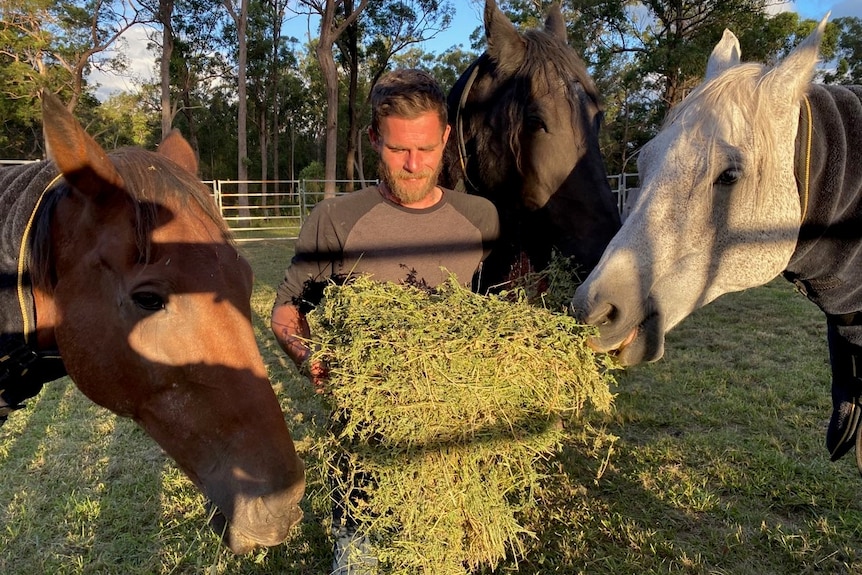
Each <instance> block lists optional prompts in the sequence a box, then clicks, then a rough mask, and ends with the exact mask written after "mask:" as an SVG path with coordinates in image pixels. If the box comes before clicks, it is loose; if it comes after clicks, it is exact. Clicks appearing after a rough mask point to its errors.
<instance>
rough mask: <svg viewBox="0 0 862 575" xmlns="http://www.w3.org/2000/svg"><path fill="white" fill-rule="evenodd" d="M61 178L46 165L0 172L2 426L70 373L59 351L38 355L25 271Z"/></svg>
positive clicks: (0, 402)
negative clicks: (42, 214) (44, 207)
mask: <svg viewBox="0 0 862 575" xmlns="http://www.w3.org/2000/svg"><path fill="white" fill-rule="evenodd" d="M57 173H58V172H57V169H56V168H55V167H54V165H53V164H52V163H48V162H39V163H35V164H28V165H25V166H16V167H12V168H4V169H2V170H0V214H2V216H0V217H2V225H0V425H2V424H3V423H4V422H5V421H6V417H7V416H8V415H9V413H10V412H11V411H13V410H15V409H18V408H20V407H23V405H22V403H21V402H22V401H24V400H25V399H27V398H30V397H33V396H35V395H36V394H37V393H39V391H40V390H41V389H42V384H44V383H45V382H48V381H51V380H54V379H57V378H59V377H62V376H63V375H65V373H66V371H65V369H64V368H63V363H62V361H61V360H60V357H59V354H58V353H57V352H56V351H54V352H44V351H42V352H40V351H37V350H36V309H35V305H34V302H33V293H32V285H31V282H30V272H29V270H28V268H27V259H28V253H29V241H30V238H31V232H32V231H33V230H32V226H33V222H34V221H35V220H36V218H35V215H36V211H37V209H38V207H39V203H40V201H41V199H42V197H43V196H44V195H46V193H47V191H48V188H51V187H52V186H53V184H54V182H55V180H56V178H57Z"/></svg>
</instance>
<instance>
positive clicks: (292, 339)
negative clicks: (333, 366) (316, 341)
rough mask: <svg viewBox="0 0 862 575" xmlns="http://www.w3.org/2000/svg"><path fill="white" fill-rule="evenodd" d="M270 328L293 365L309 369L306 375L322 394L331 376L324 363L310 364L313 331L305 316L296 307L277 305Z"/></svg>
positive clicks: (273, 309)
mask: <svg viewBox="0 0 862 575" xmlns="http://www.w3.org/2000/svg"><path fill="white" fill-rule="evenodd" d="M270 328H271V329H272V333H273V334H274V335H275V339H276V340H277V341H278V344H279V345H280V346H281V349H283V350H284V352H285V353H286V354H287V356H288V357H289V358H290V359H291V360H293V363H294V364H295V365H296V366H297V367H298V368H303V367H304V366H306V367H307V368H308V373H307V374H306V375H307V376H308V378H309V379H310V380H311V383H312V384H314V388H315V391H316V392H317V393H322V392H323V391H324V384H325V382H326V379H327V376H328V375H329V374H328V370H327V369H326V366H325V365H323V364H322V363H320V362H313V363H309V358H310V357H311V348H310V347H309V345H308V340H309V338H310V337H311V331H310V330H309V328H308V321H307V320H306V319H305V314H303V313H302V312H301V311H299V308H298V307H296V306H295V305H291V304H283V305H276V306H275V307H273V308H272V316H271V317H270Z"/></svg>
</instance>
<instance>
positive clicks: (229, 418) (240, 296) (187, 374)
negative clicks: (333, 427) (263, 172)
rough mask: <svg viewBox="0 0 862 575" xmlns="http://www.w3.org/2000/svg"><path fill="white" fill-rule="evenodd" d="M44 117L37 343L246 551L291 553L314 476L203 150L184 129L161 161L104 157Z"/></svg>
mask: <svg viewBox="0 0 862 575" xmlns="http://www.w3.org/2000/svg"><path fill="white" fill-rule="evenodd" d="M43 116H44V125H45V128H44V130H45V140H46V144H47V147H48V150H49V154H50V157H51V159H52V160H53V161H54V163H55V164H56V167H57V168H58V169H59V172H60V174H61V176H62V178H61V179H60V181H59V183H58V184H56V186H55V187H54V188H53V189H52V190H51V191H50V192H49V193H48V195H47V196H46V202H45V204H44V206H43V208H42V209H41V214H40V216H39V218H40V219H39V220H38V221H37V222H36V223H37V227H38V228H39V229H40V230H41V231H39V232H37V233H36V236H35V237H34V240H33V249H32V256H31V269H32V275H33V285H34V293H35V300H36V307H37V318H38V319H37V332H38V339H39V343H40V346H43V347H55V348H56V349H59V351H60V354H61V356H62V358H63V362H64V365H65V367H66V370H67V371H68V373H69V375H70V377H71V378H72V380H73V381H74V382H75V384H76V385H77V386H78V387H79V388H80V389H81V391H82V392H83V393H84V394H85V395H86V396H87V397H88V398H90V399H91V400H93V401H94V402H96V403H97V404H99V405H101V406H104V407H106V408H108V409H110V410H111V411H113V412H115V413H117V414H119V415H121V416H126V417H130V418H133V419H134V420H135V421H136V422H137V423H138V424H139V425H140V426H141V427H142V428H143V429H144V430H145V431H146V432H147V433H148V434H149V435H150V436H151V437H153V439H155V440H156V441H157V442H158V443H159V445H160V446H161V447H162V448H163V449H164V450H165V451H166V452H167V453H168V455H170V456H171V457H172V458H173V459H174V460H175V461H176V463H177V464H178V465H179V467H180V468H181V469H182V470H183V471H184V472H185V473H186V474H187V475H188V477H189V478H190V479H191V480H192V481H193V482H194V483H195V484H196V485H197V486H198V487H199V488H200V490H201V491H202V492H203V493H204V494H205V495H206V497H207V498H208V499H209V500H210V501H211V502H212V504H214V505H215V506H216V507H217V508H218V512H217V513H216V514H215V515H214V518H213V525H214V528H216V529H217V530H218V532H219V533H220V534H221V535H222V536H223V538H224V541H225V542H226V544H227V545H228V546H229V547H230V548H231V549H232V550H233V551H235V552H237V553H243V552H247V551H249V550H251V549H253V548H254V547H256V546H259V545H275V544H278V543H280V542H282V541H283V540H284V539H285V538H286V537H287V535H288V532H289V530H290V529H291V528H292V527H293V526H294V525H295V524H296V523H297V522H298V521H299V519H300V518H301V516H302V511H301V510H300V508H299V506H298V504H299V501H300V499H301V497H302V495H303V492H304V468H303V464H302V461H301V460H300V459H299V458H298V457H297V454H296V451H295V449H294V444H293V441H292V438H291V436H290V432H289V431H288V429H287V426H286V424H285V421H284V417H283V415H282V412H281V409H280V406H279V403H278V400H277V398H276V396H275V393H274V392H273V389H272V386H271V384H270V382H269V379H268V377H267V372H266V368H265V366H264V363H263V360H262V358H261V356H260V352H259V350H258V347H257V343H256V341H255V336H254V332H253V329H252V324H251V307H250V297H251V291H252V271H251V268H250V266H249V264H248V262H247V261H246V260H245V259H244V258H243V257H241V256H240V254H239V253H238V252H237V250H236V248H235V246H234V245H233V243H232V242H231V241H230V236H229V233H228V229H227V226H226V225H225V224H224V221H223V220H222V219H221V217H220V216H219V214H218V210H217V209H216V208H215V206H214V203H213V202H212V200H211V198H210V196H209V193H208V191H207V189H206V187H204V186H203V185H202V183H201V182H200V181H199V180H198V179H197V177H196V175H195V172H196V170H197V161H196V159H195V155H194V153H193V151H192V149H191V148H190V147H189V145H188V143H187V142H186V141H185V140H184V139H183V138H182V136H180V135H179V133H178V132H174V133H172V134H171V135H170V136H168V138H166V139H165V141H164V142H163V143H162V145H161V146H160V148H159V152H158V153H152V152H147V151H144V150H141V149H138V148H128V149H124V150H120V151H116V152H113V153H111V154H107V153H106V152H105V151H104V150H103V149H102V148H101V147H99V145H98V144H97V143H96V142H95V141H94V140H93V139H92V138H91V137H90V136H88V135H87V134H86V133H85V132H84V130H83V129H82V128H81V126H80V125H79V124H78V123H77V122H76V121H75V120H74V118H73V117H72V116H71V114H69V112H68V111H67V110H66V109H65V108H64V107H63V105H62V104H61V103H60V102H59V100H57V99H56V97H54V96H52V95H50V94H45V95H44V98H43Z"/></svg>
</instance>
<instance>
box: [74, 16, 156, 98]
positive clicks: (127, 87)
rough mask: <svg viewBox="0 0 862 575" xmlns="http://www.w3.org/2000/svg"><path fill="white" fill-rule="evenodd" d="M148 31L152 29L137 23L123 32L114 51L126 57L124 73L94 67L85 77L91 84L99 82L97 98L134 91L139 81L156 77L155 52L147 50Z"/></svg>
mask: <svg viewBox="0 0 862 575" xmlns="http://www.w3.org/2000/svg"><path fill="white" fill-rule="evenodd" d="M148 32H149V33H152V32H153V29H152V28H147V27H145V26H144V25H142V24H139V25H136V26H133V27H131V28H129V29H128V30H126V32H125V33H124V34H123V36H122V38H121V40H120V43H119V44H118V45H117V49H116V50H115V51H114V53H117V52H119V53H121V54H123V55H124V56H125V57H126V60H127V62H128V70H127V71H126V72H125V73H123V74H119V73H116V72H101V71H99V70H95V69H94V70H93V71H92V72H91V73H90V75H89V76H88V77H87V80H88V81H89V82H90V84H91V85H92V84H99V88H98V89H97V90H96V97H97V98H98V99H99V100H105V99H106V98H107V97H108V96H110V95H112V94H117V93H120V92H134V91H136V90H137V84H139V83H140V82H141V81H145V82H151V81H153V79H154V78H156V77H157V75H158V73H157V70H156V59H155V54H153V53H152V52H150V51H148V50H147V42H148V40H147V33H148ZM109 55H111V54H109Z"/></svg>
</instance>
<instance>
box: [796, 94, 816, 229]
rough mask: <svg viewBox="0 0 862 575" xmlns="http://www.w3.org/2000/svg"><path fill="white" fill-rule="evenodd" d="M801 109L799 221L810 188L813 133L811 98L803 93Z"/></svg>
mask: <svg viewBox="0 0 862 575" xmlns="http://www.w3.org/2000/svg"><path fill="white" fill-rule="evenodd" d="M802 104H803V110H805V114H804V115H803V117H802V118H800V122H799V124H800V127H802V126H804V127H805V128H806V130H805V134H806V135H805V140H804V142H805V153H804V155H803V157H802V158H801V160H802V177H801V178H800V177H798V176H797V180H799V203H800V205H801V207H802V217H800V218H799V221H800V222H804V221H805V216H806V215H807V214H808V198H809V196H810V192H809V191H810V189H811V141H812V133H813V123H814V120H813V118H812V117H811V100H809V99H808V96H807V95H805V96H803V97H802Z"/></svg>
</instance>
